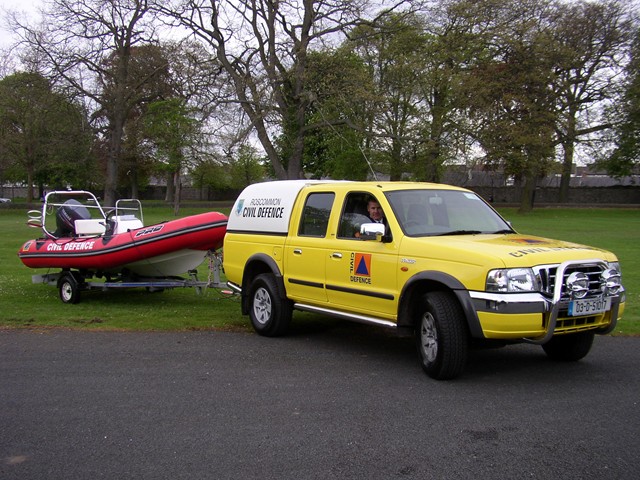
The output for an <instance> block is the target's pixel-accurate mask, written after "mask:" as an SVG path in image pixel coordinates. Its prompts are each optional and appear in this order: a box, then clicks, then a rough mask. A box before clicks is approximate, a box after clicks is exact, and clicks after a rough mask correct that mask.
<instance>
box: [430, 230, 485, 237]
mask: <svg viewBox="0 0 640 480" xmlns="http://www.w3.org/2000/svg"><path fill="white" fill-rule="evenodd" d="M479 233H482V232H481V231H480V230H452V231H450V232H445V233H439V234H438V235H436V237H445V236H447V235H477V234H479Z"/></svg>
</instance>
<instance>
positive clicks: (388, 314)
mask: <svg viewBox="0 0 640 480" xmlns="http://www.w3.org/2000/svg"><path fill="white" fill-rule="evenodd" d="M370 200H374V201H375V203H378V202H377V201H378V200H381V201H382V200H383V199H376V198H373V197H372V196H371V195H369V194H367V193H365V192H352V193H349V194H348V195H347V196H346V198H345V202H344V205H343V207H342V212H341V215H340V220H339V222H338V226H337V232H334V234H332V235H331V236H330V238H329V239H327V242H326V245H327V252H326V254H327V255H326V265H327V266H326V272H327V273H326V289H327V297H328V300H329V304H330V305H331V307H332V308H338V309H340V308H341V307H343V308H344V309H347V310H349V311H352V312H353V311H357V312H359V313H362V314H366V315H372V316H375V317H382V318H385V319H387V320H395V318H396V315H397V305H398V298H397V285H396V283H397V278H396V275H397V264H398V255H397V244H396V242H395V241H394V240H393V239H392V241H391V242H389V243H383V242H380V241H376V240H363V239H362V238H360V237H359V230H360V225H361V224H362V223H371V222H372V219H371V218H370V217H369V216H368V213H369V212H368V211H367V204H368V203H369V201H370ZM378 205H380V203H378ZM385 207H386V208H385ZM382 208H383V211H388V213H389V214H390V213H391V209H390V207H389V206H388V205H386V206H385V204H382ZM384 223H385V228H386V229H387V231H389V232H391V233H393V232H392V230H393V227H394V226H395V228H396V229H397V225H396V224H395V221H394V220H393V218H390V217H386V218H385V219H384Z"/></svg>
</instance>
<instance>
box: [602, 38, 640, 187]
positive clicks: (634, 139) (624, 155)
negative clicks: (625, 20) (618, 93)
mask: <svg viewBox="0 0 640 480" xmlns="http://www.w3.org/2000/svg"><path fill="white" fill-rule="evenodd" d="M630 57H631V61H630V62H629V64H628V66H627V79H626V85H625V92H624V96H623V98H622V99H621V101H620V103H619V107H620V108H619V109H618V114H619V118H621V119H622V120H621V121H620V122H618V123H617V124H616V127H615V131H614V133H615V139H614V142H615V149H614V150H613V152H612V154H611V155H610V156H609V157H608V158H607V159H605V160H602V161H601V162H599V166H601V167H604V168H605V169H606V171H607V172H608V173H609V174H610V175H613V176H615V177H623V176H626V175H631V174H632V173H633V172H634V169H635V167H637V166H638V165H639V164H640V28H637V29H636V32H635V38H634V41H633V44H632V46H631V51H630Z"/></svg>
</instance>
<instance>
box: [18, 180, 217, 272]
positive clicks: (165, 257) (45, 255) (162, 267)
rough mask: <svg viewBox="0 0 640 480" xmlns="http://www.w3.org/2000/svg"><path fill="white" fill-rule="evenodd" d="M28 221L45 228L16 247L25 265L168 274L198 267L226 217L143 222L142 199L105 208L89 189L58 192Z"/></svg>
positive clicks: (210, 215) (212, 247)
mask: <svg viewBox="0 0 640 480" xmlns="http://www.w3.org/2000/svg"><path fill="white" fill-rule="evenodd" d="M28 223H29V225H31V226H34V227H40V228H42V231H43V237H42V238H38V239H34V240H29V241H28V242H26V243H25V244H24V245H23V246H22V248H21V249H20V251H19V252H18V256H19V257H20V260H21V261H22V263H24V264H25V265H26V266H27V267H31V268H60V269H62V270H63V271H66V270H77V271H79V272H80V273H79V275H80V276H82V277H88V276H98V277H100V276H105V277H106V278H111V277H113V276H115V275H123V274H126V275H127V277H128V278H132V276H140V277H145V278H149V277H151V278H166V277H171V276H174V275H180V274H183V273H186V272H188V271H190V270H192V269H194V268H196V267H197V266H198V265H200V264H201V263H202V262H203V261H204V259H205V256H206V255H207V253H208V252H210V251H214V250H216V249H218V248H220V247H221V246H222V242H223V238H224V235H225V232H226V228H227V217H226V216H225V215H223V214H221V213H218V212H208V213H203V214H200V215H193V216H189V217H185V218H180V219H177V220H172V221H168V222H164V223H159V224H156V225H150V226H144V225H143V218H142V208H141V205H140V202H139V201H138V200H135V199H126V200H119V201H118V202H117V203H116V206H115V208H113V209H112V210H108V211H105V210H104V209H103V208H102V207H101V206H100V204H99V203H98V200H97V199H96V197H95V196H94V195H93V194H92V193H90V192H86V191H68V192H67V191H55V192H50V193H49V194H47V196H46V198H45V200H44V203H43V207H42V211H40V210H32V211H30V212H29V222H28ZM79 275H76V278H78V277H79Z"/></svg>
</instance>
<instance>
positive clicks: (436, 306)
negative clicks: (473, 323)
mask: <svg viewBox="0 0 640 480" xmlns="http://www.w3.org/2000/svg"><path fill="white" fill-rule="evenodd" d="M463 322H464V313H463V311H462V308H461V307H460V304H459V303H458V301H457V299H456V298H455V297H454V296H453V295H452V294H451V293H448V292H431V293H427V294H425V295H423V297H422V298H421V303H420V310H419V318H418V323H417V325H416V327H417V328H416V340H417V343H418V353H419V354H420V361H421V363H422V368H423V369H424V371H425V372H426V373H427V374H428V375H429V376H430V377H432V378H435V379H437V380H448V379H451V378H454V377H457V376H458V375H460V374H461V373H462V371H463V370H464V367H465V364H466V362H467V354H468V347H469V345H468V343H469V335H468V332H467V329H466V325H464V323H463Z"/></svg>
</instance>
